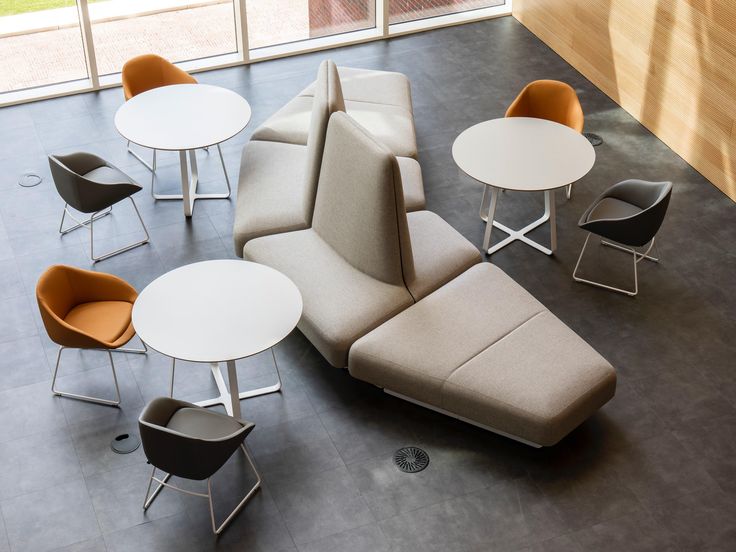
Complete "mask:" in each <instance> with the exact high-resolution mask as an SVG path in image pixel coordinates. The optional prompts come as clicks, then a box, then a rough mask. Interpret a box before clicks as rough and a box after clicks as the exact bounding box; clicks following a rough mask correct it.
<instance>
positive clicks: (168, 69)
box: [122, 54, 197, 101]
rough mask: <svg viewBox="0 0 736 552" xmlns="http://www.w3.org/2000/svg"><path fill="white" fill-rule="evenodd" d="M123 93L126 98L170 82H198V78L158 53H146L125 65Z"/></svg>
mask: <svg viewBox="0 0 736 552" xmlns="http://www.w3.org/2000/svg"><path fill="white" fill-rule="evenodd" d="M122 81H123V93H124V94H125V100H126V101H127V100H129V99H130V98H132V97H133V96H135V95H137V94H140V93H141V92H145V91H146V90H151V89H152V88H158V87H160V86H168V85H170V84H197V79H195V78H194V77H193V76H191V75H190V74H189V73H187V72H186V71H183V70H182V69H179V68H178V67H177V66H176V65H174V64H173V63H171V62H170V61H168V60H166V59H164V58H162V57H161V56H157V55H156V54H144V55H142V56H136V57H134V58H132V59H129V60H128V61H127V62H125V65H123V73H122Z"/></svg>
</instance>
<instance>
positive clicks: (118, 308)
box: [36, 265, 146, 406]
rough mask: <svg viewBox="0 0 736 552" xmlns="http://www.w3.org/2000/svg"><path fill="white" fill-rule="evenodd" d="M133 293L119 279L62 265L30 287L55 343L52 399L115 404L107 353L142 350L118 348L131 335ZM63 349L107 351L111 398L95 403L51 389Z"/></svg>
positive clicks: (45, 273) (132, 290) (118, 397)
mask: <svg viewBox="0 0 736 552" xmlns="http://www.w3.org/2000/svg"><path fill="white" fill-rule="evenodd" d="M137 297H138V293H137V292H136V290H135V289H134V288H133V287H132V286H131V285H130V284H128V283H127V282H125V281H124V280H122V279H120V278H118V277H117V276H113V275H112V274H105V273H102V272H94V271H91V270H83V269H81V268H75V267H72V266H65V265H54V266H52V267H50V268H48V269H47V270H46V271H45V272H44V273H43V274H42V275H41V277H40V278H39V279H38V283H37V284H36V300H37V301H38V308H39V310H40V311H41V319H42V320H43V325H44V327H45V328H46V332H47V333H48V335H49V337H50V338H51V340H52V341H53V342H54V343H56V344H57V345H59V352H58V354H57V356H56V366H55V368H54V376H53V380H52V382H51V391H52V392H53V393H54V394H55V395H59V396H64V397H72V398H75V399H80V400H85V401H90V402H95V403H99V404H106V405H114V406H116V405H118V404H120V389H119V387H118V380H117V375H116V373H115V363H114V362H113V360H112V354H111V351H112V350H118V351H122V352H129V353H145V352H146V346H145V344H144V345H143V349H141V350H139V349H121V347H122V346H123V345H125V344H126V343H128V342H129V341H130V340H131V339H132V338H133V336H134V335H135V330H134V329H133V324H132V322H131V312H132V310H133V303H134V302H135V300H136V298H137ZM66 348H75V349H103V350H106V351H107V354H108V357H109V358H110V365H111V367H112V375H113V379H114V380H115V393H116V399H114V400H109V399H100V398H96V397H88V396H85V395H78V394H75V393H66V392H61V391H57V389H56V376H57V374H58V371H59V362H60V360H61V352H62V351H63V350H64V349H66Z"/></svg>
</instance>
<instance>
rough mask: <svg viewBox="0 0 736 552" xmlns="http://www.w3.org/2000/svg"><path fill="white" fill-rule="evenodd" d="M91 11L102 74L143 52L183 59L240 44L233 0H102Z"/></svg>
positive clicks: (114, 70) (226, 51)
mask: <svg viewBox="0 0 736 552" xmlns="http://www.w3.org/2000/svg"><path fill="white" fill-rule="evenodd" d="M89 16H90V20H91V21H92V37H93V40H94V44H95V55H96V57H97V68H98V72H99V74H100V75H109V74H110V73H119V72H120V71H121V70H122V68H123V64H124V63H125V62H126V61H128V60H129V59H130V58H132V57H135V56H138V55H141V54H158V55H160V56H162V57H165V58H166V59H168V60H169V61H173V62H177V61H187V60H190V59H199V58H205V57H210V56H216V55H220V54H229V53H233V52H236V51H237V49H238V47H237V42H236V39H235V12H234V7H233V2H232V0H202V1H199V2H192V1H191V0H101V1H98V2H95V3H92V4H90V5H89Z"/></svg>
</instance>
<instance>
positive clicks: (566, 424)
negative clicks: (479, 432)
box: [348, 263, 616, 446]
mask: <svg viewBox="0 0 736 552" xmlns="http://www.w3.org/2000/svg"><path fill="white" fill-rule="evenodd" d="M348 370H349V371H350V374H351V375H352V376H353V377H355V378H358V379H360V380H363V381H367V382H369V383H372V384H374V385H377V386H378V387H381V388H383V389H384V390H385V391H386V392H388V393H391V394H395V395H397V396H399V397H402V398H404V399H407V400H409V401H412V402H416V403H418V404H421V405H423V406H427V407H429V408H432V409H434V410H438V411H440V412H443V413H445V414H450V415H451V416H455V417H458V418H460V419H463V420H465V421H467V422H470V423H473V424H475V425H480V426H482V427H484V428H486V429H490V430H491V431H494V432H496V433H500V434H502V435H505V436H508V437H512V438H514V439H516V440H518V441H522V442H524V443H526V444H530V445H533V446H551V445H554V444H556V443H557V442H559V441H560V439H562V438H563V437H564V436H565V435H567V434H568V433H569V432H570V431H572V430H573V429H575V427H577V426H578V425H579V424H580V423H582V422H583V421H584V420H585V419H586V418H588V417H589V416H590V415H591V414H592V413H594V412H595V411H596V410H598V409H599V408H600V407H601V406H603V405H604V404H605V403H606V402H608V401H609V400H610V399H611V398H612V397H613V395H614V393H615V390H616V374H615V372H614V370H613V367H612V366H611V365H610V364H609V363H608V362H607V361H606V360H605V359H604V358H603V357H602V356H601V355H599V354H598V353H597V352H596V351H595V350H594V349H593V348H592V347H590V345H588V344H587V343H586V342H585V341H584V340H583V339H582V338H580V336H578V335H577V334H576V333H575V332H573V331H572V330H571V329H570V328H568V327H567V326H566V325H565V324H564V323H562V322H561V321H560V320H559V319H558V318H557V317H556V316H554V315H553V314H552V313H551V312H549V311H548V310H547V309H546V308H545V307H544V305H542V304H541V303H540V302H539V301H537V300H536V299H534V297H532V296H531V295H530V294H529V293H528V292H527V291H526V290H524V288H522V287H521V286H519V285H518V284H517V283H516V282H514V281H513V280H512V279H511V278H510V277H509V276H508V275H506V274H505V273H504V272H503V271H502V270H501V269H500V268H498V267H496V266H494V265H492V264H490V263H481V264H478V265H476V266H474V267H472V268H470V269H469V270H467V271H466V272H464V273H463V274H462V275H460V276H458V277H457V278H455V279H454V280H452V281H451V282H450V283H449V284H447V285H445V286H443V287H441V288H440V289H438V290H437V291H435V292H434V293H432V294H431V295H429V296H428V297H426V298H425V299H423V300H421V301H419V302H418V303H416V304H415V305H413V306H411V307H409V308H408V309H407V310H405V311H403V312H402V313H401V314H399V315H397V316H395V317H394V318H392V319H391V320H389V321H388V322H386V323H385V324H382V325H381V326H380V327H378V328H376V329H375V330H373V331H372V332H370V333H369V334H367V335H365V336H363V337H362V338H361V339H359V340H358V341H357V342H356V343H355V344H354V345H353V346H352V347H351V348H350V356H349V362H348Z"/></svg>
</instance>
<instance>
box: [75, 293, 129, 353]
mask: <svg viewBox="0 0 736 552" xmlns="http://www.w3.org/2000/svg"><path fill="white" fill-rule="evenodd" d="M132 311H133V304H132V303H129V302H127V301H93V302H90V303H81V304H79V305H76V306H74V307H72V309H71V310H70V311H69V312H68V313H67V315H66V316H65V317H64V322H66V323H67V324H69V325H70V326H73V327H75V328H77V329H78V330H80V331H82V332H84V333H86V334H87V335H89V336H91V337H93V338H94V339H97V340H98V341H100V342H102V343H105V344H106V345H107V346H108V347H114V346H115V343H116V342H117V341H118V340H120V338H123V337H128V334H130V335H129V337H128V339H126V341H127V340H129V339H130V338H131V337H133V334H134V333H135V330H133V324H132V323H131V313H132Z"/></svg>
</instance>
